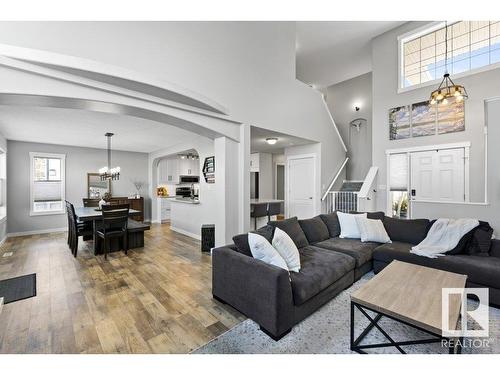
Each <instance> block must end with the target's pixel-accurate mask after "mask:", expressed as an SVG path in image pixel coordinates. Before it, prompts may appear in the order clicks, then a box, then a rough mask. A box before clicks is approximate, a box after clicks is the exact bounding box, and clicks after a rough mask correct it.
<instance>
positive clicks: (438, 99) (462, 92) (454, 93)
mask: <svg viewBox="0 0 500 375" xmlns="http://www.w3.org/2000/svg"><path fill="white" fill-rule="evenodd" d="M444 40H445V54H444V64H445V72H444V75H443V79H442V80H441V83H440V84H439V87H438V88H437V89H436V90H434V91H433V92H432V93H431V97H430V101H431V104H433V105H434V104H441V103H442V104H447V103H448V99H450V98H454V99H455V101H457V102H461V101H462V100H465V99H467V98H468V97H469V96H468V94H467V90H466V89H465V87H464V86H462V85H457V84H455V82H453V81H452V79H451V78H450V73H448V22H445V37H444Z"/></svg>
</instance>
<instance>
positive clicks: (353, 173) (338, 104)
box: [326, 73, 372, 180]
mask: <svg viewBox="0 0 500 375" xmlns="http://www.w3.org/2000/svg"><path fill="white" fill-rule="evenodd" d="M326 102H327V103H328V108H329V109H330V112H331V113H332V117H333V119H334V120H335V123H336V124H337V127H338V128H339V132H340V134H341V136H342V138H343V139H344V142H345V144H346V146H347V154H348V156H349V162H348V163H347V169H346V179H348V180H364V178H365V177H366V174H367V173H368V170H369V169H370V167H371V165H372V74H371V73H367V74H363V75H361V76H359V77H355V78H352V79H349V80H347V81H344V82H341V83H338V84H336V85H332V86H330V87H328V88H327V89H326ZM355 105H358V106H359V107H360V110H359V112H356V111H355V110H354V107H355ZM358 117H363V118H365V119H367V122H366V123H365V124H364V125H362V126H361V128H360V131H359V132H358V131H357V130H356V129H355V128H352V129H351V137H350V138H349V122H351V121H352V120H354V119H355V118H358Z"/></svg>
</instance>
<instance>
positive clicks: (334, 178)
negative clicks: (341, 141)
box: [321, 157, 349, 201]
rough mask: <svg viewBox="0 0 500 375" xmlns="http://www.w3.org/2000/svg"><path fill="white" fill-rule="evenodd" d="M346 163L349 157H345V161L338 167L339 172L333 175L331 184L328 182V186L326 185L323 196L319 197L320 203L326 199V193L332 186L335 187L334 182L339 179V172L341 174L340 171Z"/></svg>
mask: <svg viewBox="0 0 500 375" xmlns="http://www.w3.org/2000/svg"><path fill="white" fill-rule="evenodd" d="M348 161H349V157H346V158H345V160H344V162H343V163H342V165H341V166H340V168H339V170H338V171H337V174H336V175H335V177H333V180H332V182H330V185H328V188H327V189H326V191H325V192H324V194H323V196H322V197H321V201H324V200H325V199H326V196H327V195H328V193H329V192H330V190H331V189H332V187H333V185H335V182H336V181H337V178H339V176H340V172H342V170H343V169H344V167H345V166H346V164H347V162H348Z"/></svg>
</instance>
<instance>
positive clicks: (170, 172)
mask: <svg viewBox="0 0 500 375" xmlns="http://www.w3.org/2000/svg"><path fill="white" fill-rule="evenodd" d="M177 182H179V160H178V159H167V180H166V181H165V183H169V184H176V183H177Z"/></svg>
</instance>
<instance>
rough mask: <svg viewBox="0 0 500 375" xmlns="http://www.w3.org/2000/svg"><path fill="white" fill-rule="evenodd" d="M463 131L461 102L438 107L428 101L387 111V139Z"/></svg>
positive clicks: (452, 102) (462, 107) (463, 118)
mask: <svg viewBox="0 0 500 375" xmlns="http://www.w3.org/2000/svg"><path fill="white" fill-rule="evenodd" d="M464 130H465V105H464V102H463V101H455V100H449V101H448V102H446V103H441V104H439V105H438V106H436V105H431V104H430V102H429V101H423V102H419V103H414V104H412V105H411V106H401V107H395V108H391V109H390V110H389V139H390V140H396V139H406V138H411V137H424V136H429V135H436V134H446V133H454V132H460V131H464Z"/></svg>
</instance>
